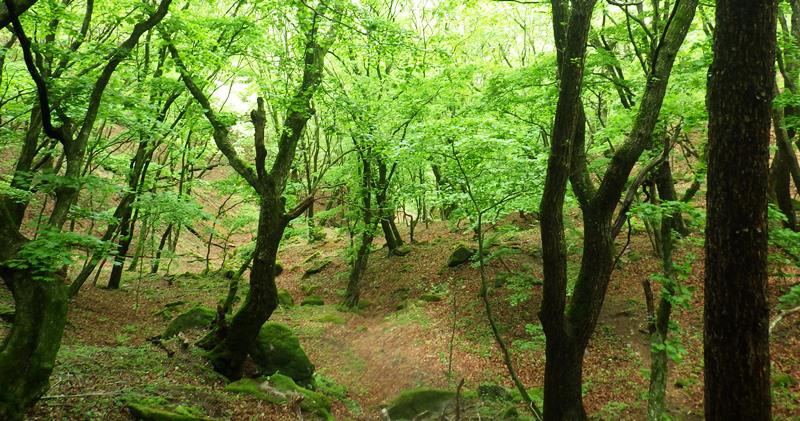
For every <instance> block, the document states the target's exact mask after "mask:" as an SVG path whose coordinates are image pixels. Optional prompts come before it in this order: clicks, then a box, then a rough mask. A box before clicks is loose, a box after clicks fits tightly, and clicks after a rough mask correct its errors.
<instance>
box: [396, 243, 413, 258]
mask: <svg viewBox="0 0 800 421" xmlns="http://www.w3.org/2000/svg"><path fill="white" fill-rule="evenodd" d="M409 253H411V246H409V245H408V244H404V245H402V246H400V247H398V248H396V249H394V252H393V254H394V255H395V256H405V255H407V254H409Z"/></svg>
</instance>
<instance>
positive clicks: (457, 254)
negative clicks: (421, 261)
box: [447, 244, 475, 268]
mask: <svg viewBox="0 0 800 421" xmlns="http://www.w3.org/2000/svg"><path fill="white" fill-rule="evenodd" d="M473 255H475V249H472V248H469V247H467V246H465V245H463V244H459V245H458V246H457V247H456V248H455V250H453V254H451V255H450V258H449V259H447V266H448V267H451V268H453V267H456V266H460V265H463V264H464V263H467V262H469V259H471V258H472V256H473Z"/></svg>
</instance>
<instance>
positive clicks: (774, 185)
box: [769, 149, 798, 231]
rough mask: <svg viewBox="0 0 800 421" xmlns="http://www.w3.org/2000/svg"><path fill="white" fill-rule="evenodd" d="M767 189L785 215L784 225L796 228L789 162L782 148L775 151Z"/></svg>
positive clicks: (792, 228)
mask: <svg viewBox="0 0 800 421" xmlns="http://www.w3.org/2000/svg"><path fill="white" fill-rule="evenodd" d="M769 190H770V195H771V196H773V200H775V204H776V205H778V209H780V211H781V213H783V215H784V216H785V217H786V222H784V226H785V227H786V228H789V229H791V230H795V231H796V230H797V229H798V226H797V215H796V213H795V210H794V203H792V193H791V176H790V174H789V162H788V161H787V159H786V156H785V154H784V153H783V150H781V149H778V150H777V151H775V158H773V160H772V166H771V167H770V170H769Z"/></svg>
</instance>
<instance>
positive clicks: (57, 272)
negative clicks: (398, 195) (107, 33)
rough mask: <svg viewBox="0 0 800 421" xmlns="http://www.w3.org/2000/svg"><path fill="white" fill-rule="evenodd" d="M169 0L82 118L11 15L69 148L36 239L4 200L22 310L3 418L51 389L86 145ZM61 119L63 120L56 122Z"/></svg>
mask: <svg viewBox="0 0 800 421" xmlns="http://www.w3.org/2000/svg"><path fill="white" fill-rule="evenodd" d="M170 3H171V0H164V1H163V2H161V3H160V4H159V5H158V7H157V8H156V9H155V10H153V11H152V13H151V14H147V15H146V17H145V18H144V19H143V20H142V21H139V22H137V23H136V24H135V25H134V27H133V29H132V30H131V33H130V34H129V36H128V37H127V38H126V39H124V40H123V41H122V42H121V43H120V44H119V45H118V46H117V47H116V48H115V49H114V51H113V52H112V53H110V54H109V55H108V56H107V57H106V58H105V60H104V62H103V63H102V66H101V70H100V73H99V75H98V76H97V78H96V79H95V80H94V83H93V85H92V88H91V92H90V94H89V97H88V102H87V104H86V105H85V106H86V112H85V114H83V116H82V117H81V118H80V119H78V120H77V121H75V117H74V116H70V115H68V114H67V113H66V111H65V110H64V109H61V108H59V107H58V106H54V102H55V101H54V98H53V97H52V96H51V91H50V87H48V80H47V79H45V77H43V72H42V70H43V69H41V68H40V67H39V65H38V64H37V62H36V59H35V58H34V51H33V48H32V43H31V40H30V39H29V38H28V36H27V34H26V33H25V30H24V28H23V25H22V23H21V22H20V21H19V19H18V18H16V17H14V18H12V25H13V30H14V34H15V35H16V37H17V38H18V39H19V44H20V47H21V48H22V52H23V56H24V60H25V65H26V68H27V70H28V73H29V74H30V76H31V78H32V79H33V81H34V83H35V85H36V91H37V103H38V107H39V110H40V112H41V114H42V117H41V118H42V127H43V131H44V133H45V134H46V135H47V136H48V137H49V138H51V139H53V140H55V141H58V143H60V144H61V145H62V147H63V150H64V159H65V161H66V169H65V170H64V175H63V177H58V181H57V182H56V187H55V188H54V192H55V193H54V194H55V203H54V204H53V208H52V210H51V212H50V215H49V218H48V221H47V224H46V227H45V228H44V229H43V232H42V233H41V234H40V235H39V236H38V237H37V238H36V239H34V240H29V239H27V238H25V237H24V236H23V235H22V234H21V233H20V231H19V226H18V225H17V223H16V218H15V217H13V216H12V212H13V211H12V209H14V204H13V198H10V197H6V196H4V197H2V198H0V199H2V200H0V238H2V241H3V242H4V244H6V245H7V247H4V248H3V251H2V253H1V254H0V276H2V278H3V280H4V281H5V283H6V286H8V289H9V290H10V291H11V292H12V294H13V297H14V303H15V310H16V311H15V318H14V327H13V329H12V331H11V333H10V334H9V336H8V337H7V338H6V339H5V341H4V342H3V344H2V345H0V418H2V419H7V420H17V419H21V418H22V416H23V415H24V413H25V410H26V409H27V408H28V407H30V406H31V405H33V403H35V402H36V400H38V398H39V397H40V396H41V395H42V394H43V393H44V392H45V391H46V390H47V386H48V381H49V377H50V373H51V372H52V370H53V365H54V361H55V357H56V354H57V353H58V349H59V347H60V345H61V335H62V334H63V331H64V324H65V322H66V312H67V293H66V286H65V285H64V273H63V271H62V268H63V266H64V264H65V263H69V262H70V259H69V257H70V252H69V248H70V247H71V246H73V245H74V243H75V242H78V241H82V240H81V239H80V238H76V237H75V236H64V235H62V234H63V233H62V231H63V228H64V224H65V222H66V221H67V218H68V213H69V210H70V208H71V207H72V205H73V204H74V203H75V201H76V199H77V196H78V193H79V190H80V178H81V171H82V169H83V167H84V159H85V155H86V146H87V142H88V140H89V136H90V134H91V132H92V129H93V127H94V124H95V122H96V120H97V116H98V110H99V108H100V105H101V102H102V98H103V93H104V91H105V90H106V87H107V86H108V84H109V81H110V80H111V77H112V75H113V74H114V72H115V71H116V69H117V68H118V66H119V65H120V63H122V61H123V60H125V59H126V58H127V57H128V54H129V53H130V52H131V50H132V49H133V48H134V47H135V46H136V45H137V43H138V42H139V38H140V37H141V36H142V35H143V34H144V33H145V32H148V31H150V30H151V29H152V28H153V27H154V26H155V25H156V24H158V23H159V22H160V21H161V20H162V19H163V18H164V16H166V14H167V11H168V8H169V5H170ZM9 4H10V3H6V6H7V7H8V5H9ZM12 7H13V6H12ZM88 10H89V12H88V13H87V15H91V8H89V9H88ZM12 12H13V11H12ZM54 114H55V115H54ZM56 116H57V117H58V118H59V120H60V121H61V124H60V125H56V124H55V117H56Z"/></svg>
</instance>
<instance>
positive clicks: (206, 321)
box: [161, 307, 217, 339]
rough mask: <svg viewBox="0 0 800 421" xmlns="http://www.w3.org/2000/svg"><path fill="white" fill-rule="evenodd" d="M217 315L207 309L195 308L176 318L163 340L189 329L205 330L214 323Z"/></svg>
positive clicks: (168, 327) (162, 336) (165, 331)
mask: <svg viewBox="0 0 800 421" xmlns="http://www.w3.org/2000/svg"><path fill="white" fill-rule="evenodd" d="M216 318H217V313H216V312H215V311H214V310H211V309H210V308H206V307H195V308H193V309H191V310H189V311H187V312H186V313H183V314H181V315H179V316H178V317H176V318H175V319H174V320H172V322H170V324H169V325H168V326H167V329H166V330H164V334H163V335H161V338H162V339H169V338H171V337H173V336H175V335H177V334H178V333H181V332H185V331H187V330H189V329H205V328H207V327H209V326H210V325H211V323H213V322H214V320H215V319H216Z"/></svg>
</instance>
